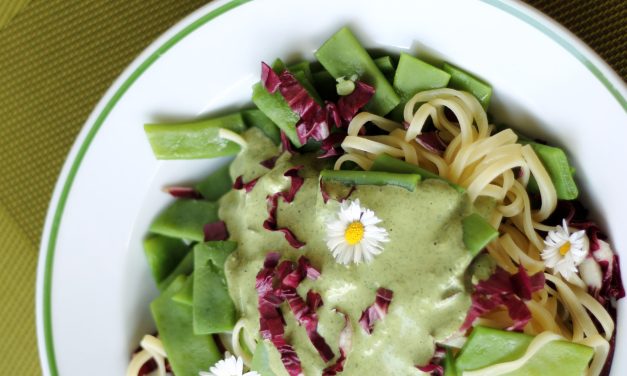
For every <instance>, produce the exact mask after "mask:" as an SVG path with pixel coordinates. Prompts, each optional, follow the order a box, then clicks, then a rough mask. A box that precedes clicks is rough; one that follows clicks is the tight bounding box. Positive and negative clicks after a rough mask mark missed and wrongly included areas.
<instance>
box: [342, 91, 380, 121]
mask: <svg viewBox="0 0 627 376" xmlns="http://www.w3.org/2000/svg"><path fill="white" fill-rule="evenodd" d="M373 95H374V88H373V87H372V86H370V85H368V84H366V83H364V82H361V81H355V90H353V92H352V93H350V94H349V95H346V96H343V97H341V98H340V99H339V100H338V101H337V111H338V113H339V117H340V118H341V119H342V121H343V122H344V125H347V124H348V123H350V121H351V120H353V117H354V116H355V115H356V114H357V111H359V109H360V108H362V107H363V106H365V105H366V104H367V103H368V102H369V101H370V98H372V96H373ZM336 125H337V126H340V124H339V123H336Z"/></svg>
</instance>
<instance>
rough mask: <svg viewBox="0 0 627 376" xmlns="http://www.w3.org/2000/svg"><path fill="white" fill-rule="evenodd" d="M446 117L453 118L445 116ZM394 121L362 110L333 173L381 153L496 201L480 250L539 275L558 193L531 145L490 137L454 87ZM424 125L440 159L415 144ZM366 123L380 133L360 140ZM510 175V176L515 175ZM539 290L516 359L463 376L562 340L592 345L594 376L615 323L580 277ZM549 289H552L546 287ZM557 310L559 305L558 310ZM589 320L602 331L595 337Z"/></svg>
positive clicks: (477, 111)
mask: <svg viewBox="0 0 627 376" xmlns="http://www.w3.org/2000/svg"><path fill="white" fill-rule="evenodd" d="M446 111H449V112H450V113H452V114H453V115H454V117H455V120H451V119H449V118H448V117H447V113H446ZM403 118H404V119H403V120H404V125H405V127H403V126H402V125H401V124H399V123H396V122H393V121H390V120H388V119H385V118H382V117H380V116H377V115H374V114H370V113H366V112H362V113H360V114H358V115H357V116H355V118H354V119H353V120H352V121H351V123H350V124H349V126H348V136H347V137H346V139H345V141H344V142H343V143H342V148H343V149H344V151H345V152H346V153H345V154H344V155H343V156H342V157H340V158H339V159H338V161H337V162H336V164H335V169H340V168H341V166H342V165H343V163H345V162H347V161H351V162H354V163H356V164H357V165H359V166H360V167H361V168H362V169H364V170H368V169H370V167H371V166H372V163H373V161H374V159H375V158H376V157H377V156H378V155H380V154H387V155H389V156H392V157H395V158H399V159H402V160H404V161H405V162H407V163H411V164H414V165H418V166H420V167H422V168H424V169H426V170H428V171H431V172H433V173H435V174H438V175H439V176H441V177H443V178H445V179H447V180H449V181H451V182H453V183H455V184H458V185H460V186H462V187H464V188H466V192H467V194H468V197H469V198H470V200H471V201H473V202H474V201H476V200H477V199H478V198H479V197H490V198H492V199H494V200H495V201H496V210H495V212H494V214H493V215H492V217H491V219H490V223H491V224H492V225H494V226H495V227H497V228H498V229H499V232H500V233H501V236H500V237H499V238H498V239H496V240H494V241H492V242H491V243H490V244H489V245H488V246H487V252H488V253H489V254H490V256H491V257H492V258H493V259H494V260H495V262H496V264H497V265H498V266H499V267H501V268H503V269H504V270H506V271H507V272H509V273H510V274H515V273H516V272H517V271H518V268H519V265H522V266H523V267H524V268H525V269H526V271H527V272H528V273H530V274H535V273H539V272H544V271H545V264H544V262H543V260H542V258H541V257H540V253H541V251H542V249H543V247H544V242H543V237H542V236H540V234H538V231H550V230H553V229H554V227H551V226H546V225H544V224H542V223H541V222H542V221H544V220H546V219H547V218H548V217H549V216H550V215H551V213H553V212H554V211H555V208H556V206H557V193H556V190H555V187H554V185H553V183H552V181H551V178H550V176H549V174H548V172H547V171H546V169H545V167H544V165H543V164H542V163H541V162H540V159H539V158H538V156H537V155H536V153H535V152H534V150H533V148H532V147H531V146H530V145H523V144H520V143H518V136H517V135H516V133H514V132H513V131H512V130H511V129H505V130H502V131H500V132H496V133H493V131H494V128H495V127H493V126H492V125H490V124H488V118H487V115H486V113H485V111H484V110H483V108H482V107H481V104H480V103H479V101H478V100H477V99H476V98H475V97H474V96H472V95H471V94H469V93H466V92H462V91H457V90H453V89H448V88H446V89H436V90H429V91H424V92H420V93H418V94H416V95H415V96H414V97H412V98H411V99H410V100H409V101H408V102H407V104H406V105H405V108H404V111H403ZM429 122H432V124H433V127H434V128H435V131H436V132H437V135H438V137H440V138H441V139H442V140H444V141H445V143H446V144H447V146H446V149H445V150H444V152H443V153H442V154H441V155H439V154H438V153H435V152H433V151H430V150H427V149H425V148H424V147H423V146H422V145H421V144H420V143H418V142H417V139H416V138H417V137H418V136H420V135H421V134H422V133H423V131H424V130H425V127H426V126H427V124H429ZM368 123H372V124H374V125H375V126H376V127H378V128H379V129H381V130H382V131H385V132H388V134H387V135H380V136H364V135H362V134H363V132H361V130H362V129H363V128H364V126H366V124H368ZM514 171H517V173H516V175H515V172H514ZM532 176H533V178H534V179H535V181H536V183H537V186H538V190H539V198H540V206H539V208H538V209H533V208H532V207H531V200H530V198H529V194H528V193H527V190H526V186H527V184H528V182H529V179H530V178H531V177H532ZM545 276H546V281H547V282H550V283H551V284H552V285H549V284H545V287H544V289H543V290H541V291H538V292H536V293H534V294H533V297H532V299H531V300H529V301H527V302H526V304H527V307H528V308H529V310H530V312H531V315H532V319H531V321H530V322H529V323H528V325H527V326H526V327H525V329H524V330H525V332H526V333H528V334H531V335H536V337H535V339H534V340H533V342H532V344H531V345H530V346H529V349H528V350H527V352H526V353H525V355H524V356H523V357H521V358H520V359H518V360H515V361H512V362H508V363H502V364H497V365H494V366H491V367H488V368H485V369H483V370H477V371H473V372H465V373H464V375H472V376H478V375H488V374H489V375H497V374H501V373H506V372H511V371H513V370H515V369H517V368H519V367H520V366H521V365H522V364H523V363H524V361H525V360H527V359H529V358H530V357H531V356H532V355H533V354H535V352H537V351H538V350H539V348H540V347H542V346H543V345H544V344H546V343H548V342H550V341H554V340H558V339H561V338H564V339H566V340H569V341H573V342H577V343H581V344H586V345H589V346H591V347H592V348H594V350H595V355H594V358H593V361H592V363H591V365H590V368H589V374H590V375H598V374H599V373H600V371H601V369H602V368H603V365H604V363H605V359H606V358H607V355H608V352H609V343H608V341H609V339H610V338H611V337H612V335H613V333H614V322H613V320H612V318H611V317H610V315H609V314H608V313H607V311H606V310H605V309H604V307H603V306H601V304H600V303H599V302H597V300H596V299H594V298H593V297H592V296H590V294H588V293H587V291H586V288H585V283H584V282H583V281H582V280H581V279H580V278H579V277H573V278H572V279H570V280H569V281H568V282H567V281H565V280H564V279H563V278H562V277H560V276H556V275H553V274H549V273H545ZM552 286H554V287H552ZM559 307H561V308H559ZM593 318H594V320H596V321H597V322H598V323H599V324H600V327H601V328H602V331H603V332H602V333H599V331H598V330H597V327H596V326H595V324H594V321H593ZM476 324H482V325H487V326H491V327H495V328H507V327H509V326H510V325H511V319H510V318H509V316H508V315H507V313H506V312H504V311H496V312H492V313H490V314H487V315H484V316H482V317H481V318H480V319H478V320H477V321H476Z"/></svg>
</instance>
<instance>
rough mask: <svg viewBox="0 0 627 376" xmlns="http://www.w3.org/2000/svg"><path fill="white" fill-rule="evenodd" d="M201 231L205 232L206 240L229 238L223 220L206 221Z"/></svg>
mask: <svg viewBox="0 0 627 376" xmlns="http://www.w3.org/2000/svg"><path fill="white" fill-rule="evenodd" d="M203 232H204V234H205V241H206V242H208V241H213V240H227V239H228V238H229V231H228V230H227V228H226V223H224V222H223V221H217V222H213V223H207V224H206V225H204V226H203Z"/></svg>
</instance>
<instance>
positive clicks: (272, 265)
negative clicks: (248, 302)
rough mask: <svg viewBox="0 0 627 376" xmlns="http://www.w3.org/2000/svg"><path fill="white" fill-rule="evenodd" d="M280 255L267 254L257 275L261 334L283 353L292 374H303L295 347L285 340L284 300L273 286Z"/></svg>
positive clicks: (296, 375) (284, 360) (282, 359)
mask: <svg viewBox="0 0 627 376" xmlns="http://www.w3.org/2000/svg"><path fill="white" fill-rule="evenodd" d="M279 257H280V255H279V254H278V253H275V252H272V253H269V254H267V255H266V259H265V262H264V266H263V268H262V269H261V270H260V271H259V273H258V274H257V277H256V282H255V288H256V289H257V294H258V297H259V298H258V302H259V326H260V332H261V336H262V337H263V338H264V339H267V340H269V341H270V342H272V344H273V345H274V346H275V347H276V349H277V350H278V351H279V354H280V355H281V361H282V362H283V365H284V366H285V368H286V370H287V372H288V373H289V374H290V376H299V375H301V374H302V372H303V371H302V366H301V363H300V360H299V359H298V355H297V354H296V351H295V350H294V348H293V347H292V346H291V345H290V344H288V343H287V342H286V341H285V338H284V333H285V332H284V320H283V315H282V313H281V310H280V309H279V305H280V304H281V303H282V302H283V299H282V297H280V296H278V295H277V294H276V292H275V289H274V288H273V282H274V281H273V279H274V278H273V277H274V274H275V271H276V266H277V263H278V261H279Z"/></svg>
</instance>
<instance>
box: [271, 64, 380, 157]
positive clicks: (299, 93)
mask: <svg viewBox="0 0 627 376" xmlns="http://www.w3.org/2000/svg"><path fill="white" fill-rule="evenodd" d="M261 82H262V84H263V86H264V87H265V88H266V90H268V92H270V93H275V92H276V91H277V90H278V91H279V92H280V93H281V96H283V98H284V99H285V100H286V101H287V103H288V105H289V106H290V108H291V109H292V111H294V112H295V113H296V114H298V116H299V118H300V119H299V121H298V123H297V124H296V134H297V136H298V141H299V142H300V143H301V144H305V143H307V140H309V139H310V138H313V139H314V140H316V141H323V140H325V139H327V138H328V137H329V136H330V135H331V132H330V129H331V126H332V125H335V126H336V127H338V128H342V127H344V126H345V125H347V124H348V123H349V122H350V121H351V120H352V118H353V117H354V116H355V114H356V113H357V112H358V111H359V109H361V108H362V107H363V106H365V105H366V104H367V103H368V101H370V99H371V98H372V96H373V95H374V88H373V87H372V86H370V85H368V84H366V83H364V82H360V81H356V82H355V90H353V92H352V93H351V94H349V95H346V96H343V97H341V98H340V99H339V100H338V102H337V104H336V103H332V102H326V103H325V104H324V106H322V105H321V104H319V103H317V102H316V101H315V100H314V98H313V97H312V96H311V95H309V93H308V92H307V90H306V89H305V88H304V87H303V86H302V85H301V84H300V82H298V79H297V78H296V76H294V74H292V73H291V72H289V71H288V70H284V71H283V72H281V73H280V74H277V73H276V72H275V71H274V70H273V69H272V68H271V67H270V66H269V65H268V64H266V63H263V62H262V63H261ZM281 141H282V143H283V148H284V149H285V150H291V147H290V146H289V145H288V144H289V140H287V138H286V137H285V135H284V134H282V135H281ZM334 153H335V152H334V151H333V148H327V150H324V155H325V156H326V157H330V156H334V155H336V154H334Z"/></svg>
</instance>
